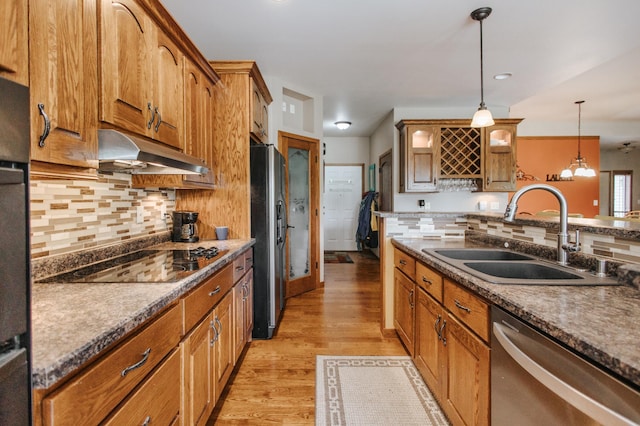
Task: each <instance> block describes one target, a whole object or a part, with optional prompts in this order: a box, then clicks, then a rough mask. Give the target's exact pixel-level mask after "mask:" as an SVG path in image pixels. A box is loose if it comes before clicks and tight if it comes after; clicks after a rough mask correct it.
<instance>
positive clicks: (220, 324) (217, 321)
mask: <svg viewBox="0 0 640 426" xmlns="http://www.w3.org/2000/svg"><path fill="white" fill-rule="evenodd" d="M216 324H218V326H219V327H220V330H218V337H220V335H221V334H222V323H221V322H220V320H219V319H218V316H217V315H216Z"/></svg>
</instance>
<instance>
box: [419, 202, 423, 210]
mask: <svg viewBox="0 0 640 426" xmlns="http://www.w3.org/2000/svg"><path fill="white" fill-rule="evenodd" d="M418 208H419V209H420V210H424V200H418Z"/></svg>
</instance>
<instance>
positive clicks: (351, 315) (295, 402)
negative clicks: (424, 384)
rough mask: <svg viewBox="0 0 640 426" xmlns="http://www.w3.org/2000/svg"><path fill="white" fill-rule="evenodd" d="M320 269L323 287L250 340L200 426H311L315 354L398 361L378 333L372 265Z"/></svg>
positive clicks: (365, 258) (395, 345)
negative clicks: (272, 331) (264, 335)
mask: <svg viewBox="0 0 640 426" xmlns="http://www.w3.org/2000/svg"><path fill="white" fill-rule="evenodd" d="M349 255H350V256H351V258H352V259H353V261H354V263H353V264H325V276H324V277H325V286H324V288H320V289H317V290H314V291H311V292H309V293H306V294H303V295H301V296H298V297H294V298H291V299H287V305H286V308H285V311H284V315H283V317H282V322H281V323H280V326H279V328H278V331H277V333H276V335H275V336H274V338H273V339H271V340H254V341H253V342H252V343H251V345H250V346H249V348H248V350H247V351H246V352H245V355H244V359H243V360H242V364H241V365H240V367H239V368H238V369H237V371H236V373H235V374H234V376H232V378H231V381H232V382H231V384H230V386H228V387H227V389H226V390H225V392H224V394H223V395H222V397H221V401H220V402H219V403H218V405H217V406H216V409H215V410H214V412H213V414H212V416H211V418H210V419H209V422H208V423H207V425H214V424H215V425H228V424H255V425H264V424H289V425H313V424H315V419H314V413H315V357H316V355H406V352H405V350H404V348H403V346H402V344H401V343H400V341H399V339H397V338H395V337H394V338H383V337H382V335H381V333H380V289H381V285H380V274H379V261H378V259H377V258H373V256H369V255H363V254H360V253H357V252H356V253H353V252H350V253H349Z"/></svg>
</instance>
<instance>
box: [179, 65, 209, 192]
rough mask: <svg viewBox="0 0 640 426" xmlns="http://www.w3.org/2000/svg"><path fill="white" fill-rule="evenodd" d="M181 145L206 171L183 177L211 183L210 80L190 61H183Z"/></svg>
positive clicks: (197, 182) (198, 183)
mask: <svg viewBox="0 0 640 426" xmlns="http://www.w3.org/2000/svg"><path fill="white" fill-rule="evenodd" d="M184 94H185V95H184V130H185V132H184V134H185V140H184V148H185V152H186V153H187V154H189V155H192V156H194V157H196V158H201V159H202V160H204V161H205V162H206V163H207V166H209V173H207V174H206V175H184V180H185V181H188V182H193V183H194V184H196V185H203V186H205V187H213V170H212V167H213V164H212V159H213V156H212V152H211V151H212V148H213V147H212V146H211V145H210V144H211V143H212V133H213V132H212V127H213V84H212V83H211V82H210V81H209V79H208V78H206V77H205V76H204V74H202V73H201V72H200V71H199V70H198V68H197V67H196V66H195V65H194V64H193V63H192V62H191V61H188V60H187V61H185V77H184Z"/></svg>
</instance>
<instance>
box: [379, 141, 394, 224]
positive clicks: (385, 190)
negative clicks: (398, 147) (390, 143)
mask: <svg viewBox="0 0 640 426" xmlns="http://www.w3.org/2000/svg"><path fill="white" fill-rule="evenodd" d="M378 174H379V176H378V177H379V181H380V182H379V184H378V185H379V188H380V189H379V190H378V210H380V211H384V212H392V211H393V151H392V150H389V151H387V152H385V153H384V154H382V155H381V156H380V157H379V158H378Z"/></svg>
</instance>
